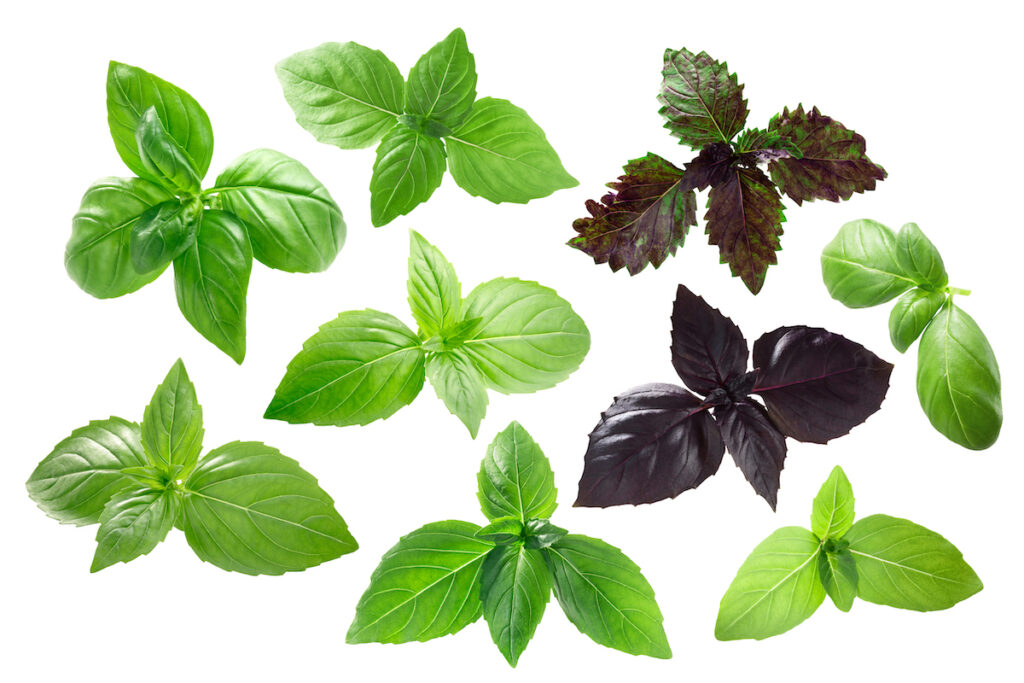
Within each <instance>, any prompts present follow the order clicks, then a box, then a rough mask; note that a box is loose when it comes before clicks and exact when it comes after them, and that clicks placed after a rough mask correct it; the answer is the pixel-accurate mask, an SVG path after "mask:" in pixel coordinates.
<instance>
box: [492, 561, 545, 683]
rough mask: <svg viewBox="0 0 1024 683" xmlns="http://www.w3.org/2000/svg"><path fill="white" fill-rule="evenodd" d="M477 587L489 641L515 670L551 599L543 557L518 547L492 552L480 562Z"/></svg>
mask: <svg viewBox="0 0 1024 683" xmlns="http://www.w3.org/2000/svg"><path fill="white" fill-rule="evenodd" d="M481 586H482V590H481V592H480V600H481V601H482V602H483V613H484V619H486V620H487V626H488V627H489V628H490V631H491V639H492V640H493V641H494V644H495V645H497V646H498V650H500V651H501V654H502V655H503V656H504V657H505V659H506V660H507V661H508V663H509V664H511V665H512V666H515V665H516V663H517V662H518V661H519V655H521V654H522V653H523V650H525V649H526V645H527V644H528V643H529V642H530V639H531V638H533V634H534V632H535V631H536V630H537V625H538V624H540V620H541V619H542V618H543V617H544V608H545V607H546V606H547V604H548V600H550V599H551V575H550V574H549V573H548V568H547V567H546V566H545V564H544V556H543V555H541V553H540V551H537V550H531V549H529V548H526V547H524V546H523V545H522V544H516V545H506V546H501V547H498V548H494V549H493V550H491V551H490V552H489V553H488V554H487V558H486V559H485V560H484V564H483V581H482V583H481Z"/></svg>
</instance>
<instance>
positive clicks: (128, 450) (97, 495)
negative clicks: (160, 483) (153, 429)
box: [25, 417, 146, 526]
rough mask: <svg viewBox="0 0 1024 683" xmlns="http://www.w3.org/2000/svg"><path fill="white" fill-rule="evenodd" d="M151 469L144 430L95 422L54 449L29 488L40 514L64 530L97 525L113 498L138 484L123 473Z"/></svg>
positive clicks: (115, 419)
mask: <svg viewBox="0 0 1024 683" xmlns="http://www.w3.org/2000/svg"><path fill="white" fill-rule="evenodd" d="M145 464H146V456H145V454H144V453H143V449H142V442H141V441H140V439H139V425H137V424H135V423H134V422H128V421H127V420H122V419H121V418H119V417H111V418H109V419H106V420H94V421H92V422H90V423H89V424H88V425H87V426H85V427H80V428H78V429H76V430H75V431H73V432H71V436H69V437H68V438H66V439H64V440H63V441H61V442H60V443H59V444H57V445H56V446H54V448H53V450H52V451H50V454H49V455H47V456H46V457H45V458H43V460H42V462H40V463H39V465H38V466H37V467H36V468H35V470H33V472H32V476H30V477H29V478H28V481H27V482H26V483H25V486H26V488H27V489H28V495H29V497H31V498H32V500H33V501H35V504H36V505H38V506H39V509H40V510H42V511H43V512H45V513H46V514H47V515H49V516H50V517H53V518H54V519H56V520H57V521H59V522H61V523H62V524H75V525H77V526H84V525H86V524H95V523H96V522H98V521H100V514H101V513H102V512H103V506H104V505H105V504H106V502H107V501H108V500H110V497H111V496H113V495H114V494H116V493H118V492H119V491H122V490H124V489H125V488H127V487H129V486H132V485H133V484H134V482H133V481H132V480H131V479H130V478H128V477H127V476H125V474H124V473H123V470H125V469H126V468H131V467H142V466H144V465H145Z"/></svg>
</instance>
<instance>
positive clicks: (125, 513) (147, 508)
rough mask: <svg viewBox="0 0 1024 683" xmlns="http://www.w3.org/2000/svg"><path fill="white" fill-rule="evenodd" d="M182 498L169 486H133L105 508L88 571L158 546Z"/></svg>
mask: <svg viewBox="0 0 1024 683" xmlns="http://www.w3.org/2000/svg"><path fill="white" fill-rule="evenodd" d="M179 508H180V500H179V499H178V495H177V494H176V493H174V491H171V490H169V489H164V490H155V489H152V488H148V487H147V488H130V489H126V490H124V491H121V492H120V493H118V494H116V495H115V496H114V497H113V498H111V499H110V500H109V501H108V502H107V504H106V506H105V507H104V508H103V514H102V515H100V528H99V531H97V532H96V544H97V546H96V554H95V556H94V557H93V560H92V567H91V568H90V570H89V571H92V572H98V571H99V570H101V569H105V568H106V567H109V566H110V565H112V564H116V563H117V562H131V561H132V560H134V559H135V558H136V557H141V556H142V555H146V554H147V553H149V551H151V550H152V549H153V548H155V547H156V546H157V544H158V543H160V542H161V541H162V540H164V538H166V537H167V532H169V531H170V530H171V527H173V526H174V520H175V518H176V517H177V516H178V510H179Z"/></svg>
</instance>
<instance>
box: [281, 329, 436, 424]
mask: <svg viewBox="0 0 1024 683" xmlns="http://www.w3.org/2000/svg"><path fill="white" fill-rule="evenodd" d="M424 355H425V354H424V352H423V349H422V347H421V346H420V340H419V338H418V337H417V336H416V335H415V334H414V333H413V332H412V330H410V329H409V328H408V327H406V326H405V325H404V324H402V322H401V321H400V320H398V318H395V317H394V316H392V315H389V314H387V313H381V312H379V311H372V310H364V311H348V312H346V313H342V314H340V315H339V316H338V317H337V318H336V319H335V320H332V321H331V322H329V323H326V324H325V325H323V326H321V327H320V330H319V331H318V332H317V333H316V334H314V335H313V336H312V337H310V338H309V339H307V340H306V343H305V344H303V345H302V351H300V352H299V353H298V355H296V356H295V358H293V359H292V360H291V362H290V363H288V371H287V372H286V373H285V376H284V379H282V380H281V384H280V385H279V386H278V387H277V392H276V393H275V394H274V399H273V400H272V401H271V402H270V405H269V406H268V407H267V411H266V413H265V414H264V417H266V418H269V419H273V420H284V421H286V422H291V423H301V422H311V423H313V424H319V425H328V424H329V425H337V426H339V427H341V426H344V425H352V424H368V423H370V422H373V421H374V420H381V419H384V418H386V417H388V416H390V415H392V414H394V413H395V411H397V410H398V409H399V408H401V407H402V406H404V405H407V404H409V403H411V402H412V400H413V399H414V398H416V395H417V394H419V392H420V389H422V388H423V365H424Z"/></svg>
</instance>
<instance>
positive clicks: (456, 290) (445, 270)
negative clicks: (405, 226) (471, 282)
mask: <svg viewBox="0 0 1024 683" xmlns="http://www.w3.org/2000/svg"><path fill="white" fill-rule="evenodd" d="M407 287H408V290H409V308H410V309H412V317H413V318H415V319H416V324H417V325H419V327H420V333H421V335H423V336H427V337H429V336H432V335H435V334H440V333H441V332H446V333H447V331H448V330H451V329H452V328H453V327H454V326H455V325H457V324H458V322H459V311H460V308H461V307H462V287H461V285H460V284H459V279H458V277H457V276H456V275H455V268H453V267H452V264H451V263H449V262H448V259H446V258H445V257H444V254H442V253H441V250H440V249H438V248H437V247H435V246H434V245H433V244H431V243H430V242H428V241H427V240H425V239H424V238H423V236H422V235H420V234H419V233H418V232H416V231H415V230H410V231H409V281H408V285H407ZM445 336H446V337H447V336H449V335H448V334H446V335H445Z"/></svg>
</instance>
